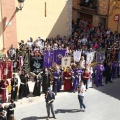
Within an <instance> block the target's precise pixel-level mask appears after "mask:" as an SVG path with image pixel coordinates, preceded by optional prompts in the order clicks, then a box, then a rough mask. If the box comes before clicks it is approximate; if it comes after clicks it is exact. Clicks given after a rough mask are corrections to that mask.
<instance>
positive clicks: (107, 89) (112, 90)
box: [94, 78, 120, 100]
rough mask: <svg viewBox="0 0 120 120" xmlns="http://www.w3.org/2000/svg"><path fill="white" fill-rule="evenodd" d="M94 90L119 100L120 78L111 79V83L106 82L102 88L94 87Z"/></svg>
mask: <svg viewBox="0 0 120 120" xmlns="http://www.w3.org/2000/svg"><path fill="white" fill-rule="evenodd" d="M103 83H104V82H103ZM94 89H96V90H98V91H100V92H102V93H104V94H107V95H109V96H111V97H114V98H116V99H118V100H120V94H119V91H120V78H116V79H113V83H110V82H108V83H107V84H105V85H104V86H102V87H101V86H99V87H94Z"/></svg>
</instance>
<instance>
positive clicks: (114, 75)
mask: <svg viewBox="0 0 120 120" xmlns="http://www.w3.org/2000/svg"><path fill="white" fill-rule="evenodd" d="M111 65H112V78H116V76H117V61H113V62H112V63H111Z"/></svg>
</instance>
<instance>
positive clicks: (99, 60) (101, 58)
mask: <svg viewBox="0 0 120 120" xmlns="http://www.w3.org/2000/svg"><path fill="white" fill-rule="evenodd" d="M104 60H105V52H96V62H97V63H102V62H103V61H104Z"/></svg>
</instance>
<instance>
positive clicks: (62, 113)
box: [15, 79, 120, 120]
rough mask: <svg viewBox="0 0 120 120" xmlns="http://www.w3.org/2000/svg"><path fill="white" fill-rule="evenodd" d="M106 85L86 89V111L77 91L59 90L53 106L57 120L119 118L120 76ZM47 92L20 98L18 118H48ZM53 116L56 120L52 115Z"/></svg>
mask: <svg viewBox="0 0 120 120" xmlns="http://www.w3.org/2000/svg"><path fill="white" fill-rule="evenodd" d="M113 82H114V83H108V84H107V85H106V84H105V85H104V86H103V87H98V88H97V87H96V86H93V88H89V89H88V90H87V92H86V93H85V101H84V102H85V104H86V107H87V109H86V112H80V111H79V110H78V109H79V108H80V107H79V102H78V98H77V92H76V93H73V92H60V93H58V94H57V96H56V99H55V102H54V109H55V113H56V118H57V120H120V115H119V113H120V92H119V91H120V79H115V80H113ZM46 117H47V112H46V104H45V99H44V95H43V94H42V95H41V96H40V97H29V98H24V99H22V100H19V101H18V102H17V107H16V109H15V118H16V120H41V119H43V120H46ZM50 120H53V118H52V115H51V118H50Z"/></svg>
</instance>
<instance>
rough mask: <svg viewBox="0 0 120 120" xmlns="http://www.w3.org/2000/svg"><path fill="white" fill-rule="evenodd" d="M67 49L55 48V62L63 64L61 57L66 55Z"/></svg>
mask: <svg viewBox="0 0 120 120" xmlns="http://www.w3.org/2000/svg"><path fill="white" fill-rule="evenodd" d="M65 53H66V50H55V51H54V62H55V63H57V64H58V65H61V58H62V57H64V56H65Z"/></svg>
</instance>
